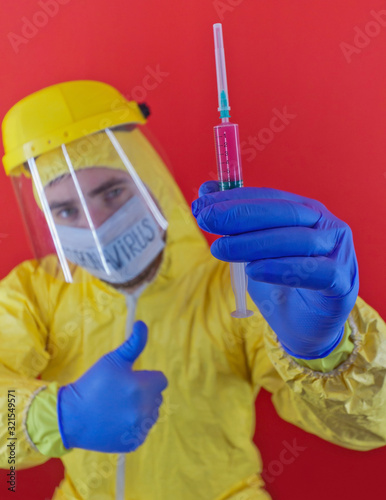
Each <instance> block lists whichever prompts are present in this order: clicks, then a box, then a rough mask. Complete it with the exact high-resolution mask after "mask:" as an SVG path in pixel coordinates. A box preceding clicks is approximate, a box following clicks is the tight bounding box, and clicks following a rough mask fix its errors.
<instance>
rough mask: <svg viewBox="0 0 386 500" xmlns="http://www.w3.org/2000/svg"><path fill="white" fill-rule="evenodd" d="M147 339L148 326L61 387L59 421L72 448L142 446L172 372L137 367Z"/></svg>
mask: <svg viewBox="0 0 386 500" xmlns="http://www.w3.org/2000/svg"><path fill="white" fill-rule="evenodd" d="M146 341H147V326H146V325H145V323H143V322H142V321H137V322H136V323H134V326H133V332H132V334H131V336H130V338H129V339H128V340H126V341H125V342H124V343H123V344H122V345H121V346H120V347H118V348H117V349H116V350H115V351H112V352H109V353H108V354H105V355H104V356H103V357H102V358H100V359H99V360H98V361H97V362H96V363H95V364H94V365H92V366H91V368H89V370H88V371H87V372H86V373H84V375H82V376H81V377H80V378H79V379H78V380H76V381H75V382H73V383H72V384H68V385H65V386H63V387H61V388H60V389H59V391H58V405H57V410H58V424H59V431H60V434H61V437H62V440H63V444H64V446H65V447H66V448H83V449H85V450H93V451H102V452H107V453H127V452H130V451H133V450H135V449H136V448H138V446H140V445H141V444H142V443H143V442H144V441H145V438H146V436H147V434H148V432H149V430H150V428H151V427H152V426H153V425H154V424H155V422H156V420H157V418H158V408H159V407H160V405H161V403H162V395H161V392H162V391H163V390H164V389H165V387H166V386H167V380H166V377H165V376H164V375H163V373H162V372H158V371H133V370H132V365H133V363H134V361H135V360H136V359H137V358H138V356H139V355H140V354H141V352H142V351H143V349H144V347H145V345H146Z"/></svg>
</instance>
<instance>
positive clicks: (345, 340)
mask: <svg viewBox="0 0 386 500" xmlns="http://www.w3.org/2000/svg"><path fill="white" fill-rule="evenodd" d="M350 335H351V328H350V325H349V323H348V321H346V323H345V325H344V334H343V337H342V340H341V341H340V343H339V344H338V346H337V347H336V348H335V349H334V350H333V351H332V352H331V353H330V354H329V355H328V356H326V357H325V358H318V359H310V360H307V359H299V358H294V357H292V356H291V357H292V359H293V360H294V361H296V363H297V364H298V365H301V366H305V367H306V368H309V369H310V370H313V371H316V372H323V373H327V372H330V371H332V370H334V368H337V367H338V366H339V365H340V364H341V363H343V362H344V361H346V359H347V358H348V357H349V356H350V354H351V352H352V351H353V349H354V343H353V342H352V340H351V339H350Z"/></svg>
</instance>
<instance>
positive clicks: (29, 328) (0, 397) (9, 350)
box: [0, 261, 50, 469]
mask: <svg viewBox="0 0 386 500" xmlns="http://www.w3.org/2000/svg"><path fill="white" fill-rule="evenodd" d="M35 287H40V288H39V294H40V296H41V297H42V300H43V301H45V303H46V304H49V303H50V297H49V290H47V296H44V293H45V292H44V290H45V288H44V282H43V281H42V278H41V276H39V271H38V266H37V264H36V263H35V262H34V261H28V262H24V263H23V264H20V265H19V266H17V267H16V268H15V269H14V270H13V271H12V272H11V273H10V274H9V275H8V276H7V277H6V278H4V279H3V280H2V281H1V282H0V346H1V349H0V424H1V425H0V468H3V469H9V467H10V465H11V463H10V461H12V460H14V461H15V462H14V463H12V465H15V466H16V468H17V469H23V468H27V467H33V466H35V465H39V464H42V463H44V462H46V461H47V460H48V458H49V457H47V456H45V455H43V454H42V453H40V452H39V450H38V448H37V447H36V446H35V444H34V443H33V442H32V440H31V437H30V435H29V433H28V431H27V422H26V420H27V413H28V410H29V408H30V406H31V403H32V401H33V399H34V397H35V396H36V395H37V394H38V393H39V392H40V391H42V390H43V389H44V388H45V387H47V386H48V384H49V383H48V382H45V381H43V380H39V379H38V378H37V377H38V376H39V374H40V373H41V372H42V371H43V370H44V369H45V368H46V366H47V364H48V362H49V360H50V355H49V353H48V352H47V351H46V349H45V347H46V342H47V336H48V329H47V323H48V321H47V312H46V310H45V309H44V307H42V304H41V303H39V302H38V300H37V298H36V294H35V291H34V290H35ZM10 443H14V445H15V448H16V449H15V456H13V454H12V453H11V451H12V450H11V446H8V445H9V444H10Z"/></svg>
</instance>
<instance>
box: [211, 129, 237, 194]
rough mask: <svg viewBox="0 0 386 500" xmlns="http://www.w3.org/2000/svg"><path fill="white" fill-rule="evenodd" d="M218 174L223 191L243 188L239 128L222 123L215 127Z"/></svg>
mask: <svg viewBox="0 0 386 500" xmlns="http://www.w3.org/2000/svg"><path fill="white" fill-rule="evenodd" d="M214 142H215V148H216V160H217V172H218V179H219V181H220V189H221V191H225V190H226V189H233V188H236V187H242V186H243V175H242V170H241V152H240V137H239V126H238V125H237V124H236V123H229V122H228V123H222V124H220V125H217V126H216V127H214Z"/></svg>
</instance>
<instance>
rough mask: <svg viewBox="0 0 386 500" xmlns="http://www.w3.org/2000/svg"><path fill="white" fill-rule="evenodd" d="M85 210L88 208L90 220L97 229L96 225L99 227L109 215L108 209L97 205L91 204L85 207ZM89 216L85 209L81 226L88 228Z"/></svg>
mask: <svg viewBox="0 0 386 500" xmlns="http://www.w3.org/2000/svg"><path fill="white" fill-rule="evenodd" d="M87 210H88V215H89V218H91V221H92V223H93V225H94V228H95V229H98V227H100V226H101V225H102V224H103V223H104V222H105V221H106V220H107V219H108V218H109V217H110V213H109V211H108V210H106V209H103V208H101V207H97V206H95V207H94V206H92V205H91V206H88V207H87ZM89 218H88V217H87V215H86V210H85V211H84V217H83V218H82V226H81V227H87V228H90V226H91V225H90V222H89Z"/></svg>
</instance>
